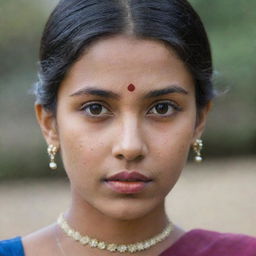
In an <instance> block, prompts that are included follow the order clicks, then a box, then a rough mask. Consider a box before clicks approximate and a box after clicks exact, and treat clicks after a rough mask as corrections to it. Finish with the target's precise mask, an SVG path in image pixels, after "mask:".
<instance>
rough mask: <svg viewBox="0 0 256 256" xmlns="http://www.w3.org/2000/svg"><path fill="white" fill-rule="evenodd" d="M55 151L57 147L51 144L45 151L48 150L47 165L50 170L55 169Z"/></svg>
mask: <svg viewBox="0 0 256 256" xmlns="http://www.w3.org/2000/svg"><path fill="white" fill-rule="evenodd" d="M57 151H58V149H57V147H55V146H54V145H52V144H50V145H49V146H48V148H47V152H48V155H49V157H50V163H49V167H50V168H51V169H52V170H56V169H57V164H56V163H55V155H56V153H57Z"/></svg>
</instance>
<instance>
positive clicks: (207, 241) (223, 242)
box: [160, 229, 256, 256]
mask: <svg viewBox="0 0 256 256" xmlns="http://www.w3.org/2000/svg"><path fill="white" fill-rule="evenodd" d="M160 256H256V238H255V237H250V236H246V235H240V234H230V233H218V232H214V231H208V230H202V229H194V230H191V231H189V232H187V233H185V234H184V235H183V236H182V237H181V238H180V239H179V240H178V241H176V242H175V243H174V244H173V245H172V246H171V247H169V248H168V249H167V250H166V251H164V252H163V253H162V254H160Z"/></svg>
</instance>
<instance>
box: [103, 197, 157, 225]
mask: <svg viewBox="0 0 256 256" xmlns="http://www.w3.org/2000/svg"><path fill="white" fill-rule="evenodd" d="M158 206H159V203H158V202H156V201H153V200H152V199H151V200H137V199H121V200H118V201H115V202H113V201H112V202H109V203H106V204H105V205H104V206H103V207H102V205H101V207H99V208H98V210H99V211H100V212H101V213H102V214H104V215H105V216H108V217H110V218H113V219H116V220H122V221H131V220H136V219H140V218H143V217H144V216H145V215H148V214H151V213H153V212H154V211H155V210H156V209H157V208H159V207H158Z"/></svg>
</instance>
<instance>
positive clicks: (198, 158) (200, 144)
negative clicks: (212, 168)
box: [193, 139, 203, 163]
mask: <svg viewBox="0 0 256 256" xmlns="http://www.w3.org/2000/svg"><path fill="white" fill-rule="evenodd" d="M202 148H203V141H202V140H200V139H197V140H196V142H195V143H194V144H193V150H194V152H195V153H196V156H195V162H197V163H201V162H202V161H203V158H202V156H201V150H202Z"/></svg>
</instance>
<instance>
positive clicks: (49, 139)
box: [35, 104, 60, 147]
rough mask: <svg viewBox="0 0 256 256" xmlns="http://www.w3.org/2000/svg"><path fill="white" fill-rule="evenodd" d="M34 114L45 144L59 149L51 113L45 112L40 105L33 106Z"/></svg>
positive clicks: (53, 117) (53, 118)
mask: <svg viewBox="0 0 256 256" xmlns="http://www.w3.org/2000/svg"><path fill="white" fill-rule="evenodd" d="M35 112H36V117H37V121H38V123H39V126H40V127H41V130H42V133H43V136H44V138H45V140H46V143H47V144H48V145H50V144H52V145H54V146H56V147H59V144H60V143H59V136H58V130H57V122H56V118H55V116H54V115H53V113H52V112H50V111H47V110H45V109H44V108H43V106H42V105H41V104H35Z"/></svg>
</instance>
